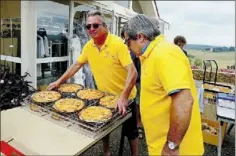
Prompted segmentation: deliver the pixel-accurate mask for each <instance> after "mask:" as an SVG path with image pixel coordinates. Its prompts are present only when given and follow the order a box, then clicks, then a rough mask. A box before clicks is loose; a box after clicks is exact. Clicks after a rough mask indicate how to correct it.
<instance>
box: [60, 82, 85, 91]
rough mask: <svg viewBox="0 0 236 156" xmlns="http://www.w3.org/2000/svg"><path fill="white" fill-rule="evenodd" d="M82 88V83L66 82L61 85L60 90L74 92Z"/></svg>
mask: <svg viewBox="0 0 236 156" xmlns="http://www.w3.org/2000/svg"><path fill="white" fill-rule="evenodd" d="M81 89H83V86H82V85H79V84H72V83H65V84H62V85H60V87H59V88H58V91H60V92H65V93H73V92H77V91H78V90H81Z"/></svg>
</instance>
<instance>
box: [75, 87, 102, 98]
mask: <svg viewBox="0 0 236 156" xmlns="http://www.w3.org/2000/svg"><path fill="white" fill-rule="evenodd" d="M77 96H78V97H79V98H81V99H84V100H97V99H100V98H101V97H103V96H104V93H103V92H101V91H99V90H95V89H85V90H80V91H78V93H77Z"/></svg>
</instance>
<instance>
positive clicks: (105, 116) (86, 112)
mask: <svg viewBox="0 0 236 156" xmlns="http://www.w3.org/2000/svg"><path fill="white" fill-rule="evenodd" d="M111 117H112V112H111V110H110V109H107V108H104V107H101V106H90V107H87V108H85V109H83V110H82V111H81V112H80V113H79V118H80V120H82V121H86V122H97V123H101V122H106V121H108V120H109V119H111Z"/></svg>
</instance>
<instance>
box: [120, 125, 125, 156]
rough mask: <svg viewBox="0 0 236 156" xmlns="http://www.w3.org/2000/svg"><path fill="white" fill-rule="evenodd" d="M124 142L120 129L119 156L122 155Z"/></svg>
mask: <svg viewBox="0 0 236 156" xmlns="http://www.w3.org/2000/svg"><path fill="white" fill-rule="evenodd" d="M124 141H125V135H124V132H123V128H122V131H121V139H120V148H119V156H122V155H123V150H124Z"/></svg>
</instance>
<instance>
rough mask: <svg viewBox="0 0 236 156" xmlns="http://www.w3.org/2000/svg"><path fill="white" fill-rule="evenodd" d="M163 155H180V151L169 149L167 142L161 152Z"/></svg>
mask: <svg viewBox="0 0 236 156" xmlns="http://www.w3.org/2000/svg"><path fill="white" fill-rule="evenodd" d="M161 156H179V151H178V150H171V149H169V147H168V144H167V143H165V145H164V147H163V149H162V152H161Z"/></svg>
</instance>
